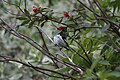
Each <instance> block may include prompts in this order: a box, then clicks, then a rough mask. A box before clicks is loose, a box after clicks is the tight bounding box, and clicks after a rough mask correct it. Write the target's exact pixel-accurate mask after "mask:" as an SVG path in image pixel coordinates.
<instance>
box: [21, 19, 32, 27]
mask: <svg viewBox="0 0 120 80" xmlns="http://www.w3.org/2000/svg"><path fill="white" fill-rule="evenodd" d="M29 22H30V20H25V21H23V22H22V24H21V26H23V25H25V24H28V23H29Z"/></svg>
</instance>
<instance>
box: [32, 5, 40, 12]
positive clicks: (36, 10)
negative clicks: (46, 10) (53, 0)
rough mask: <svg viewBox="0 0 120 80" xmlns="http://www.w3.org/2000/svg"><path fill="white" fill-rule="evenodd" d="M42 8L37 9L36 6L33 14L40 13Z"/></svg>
mask: <svg viewBox="0 0 120 80" xmlns="http://www.w3.org/2000/svg"><path fill="white" fill-rule="evenodd" d="M40 9H41V7H38V8H36V7H35V6H33V12H34V13H38V12H39V11H40Z"/></svg>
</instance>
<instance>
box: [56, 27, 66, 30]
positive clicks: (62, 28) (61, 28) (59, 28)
mask: <svg viewBox="0 0 120 80" xmlns="http://www.w3.org/2000/svg"><path fill="white" fill-rule="evenodd" d="M64 29H65V27H64V26H60V27H58V28H57V30H64Z"/></svg>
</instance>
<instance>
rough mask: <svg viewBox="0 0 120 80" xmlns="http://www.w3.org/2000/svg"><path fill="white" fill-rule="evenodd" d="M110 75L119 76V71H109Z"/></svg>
mask: <svg viewBox="0 0 120 80" xmlns="http://www.w3.org/2000/svg"><path fill="white" fill-rule="evenodd" d="M110 75H111V76H115V77H120V72H118V71H113V72H111V73H110Z"/></svg>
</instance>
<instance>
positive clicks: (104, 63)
mask: <svg viewBox="0 0 120 80" xmlns="http://www.w3.org/2000/svg"><path fill="white" fill-rule="evenodd" d="M99 63H100V64H102V65H110V63H109V61H107V60H100V61H99Z"/></svg>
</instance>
